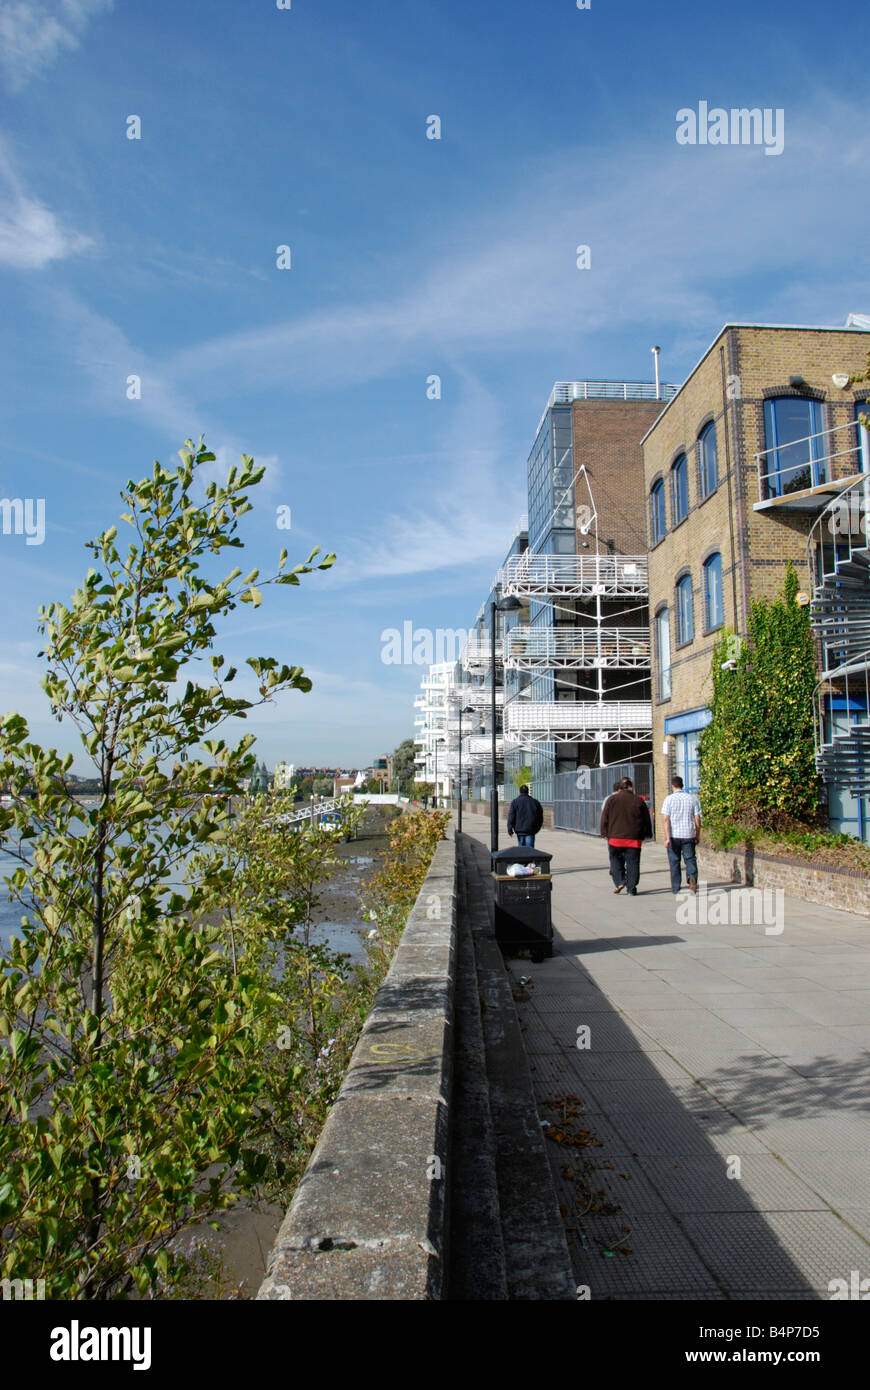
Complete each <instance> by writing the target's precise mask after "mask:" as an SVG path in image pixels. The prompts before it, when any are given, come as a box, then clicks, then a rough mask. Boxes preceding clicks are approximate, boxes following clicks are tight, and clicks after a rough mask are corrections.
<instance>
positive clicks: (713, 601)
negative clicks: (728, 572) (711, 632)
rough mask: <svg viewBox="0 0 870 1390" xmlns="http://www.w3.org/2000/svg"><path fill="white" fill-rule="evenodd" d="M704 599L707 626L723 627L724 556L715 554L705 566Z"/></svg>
mask: <svg viewBox="0 0 870 1390" xmlns="http://www.w3.org/2000/svg"><path fill="white" fill-rule="evenodd" d="M704 599H705V603H706V608H707V627H708V629H709V628H714V627H721V626H722V622H723V612H724V610H723V607H722V556H721V555H713V556H711V557H710V559H709V560H708V561H707V563H706V564H705V566H704Z"/></svg>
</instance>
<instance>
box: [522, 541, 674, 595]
mask: <svg viewBox="0 0 870 1390" xmlns="http://www.w3.org/2000/svg"><path fill="white" fill-rule="evenodd" d="M504 580H505V593H506V594H514V595H517V596H518V597H525V598H533V597H535V596H536V595H547V594H559V595H563V596H568V597H570V596H571V595H579V596H590V595H591V596H594V595H596V594H601V595H602V596H604V597H620V596H623V595H631V596H641V597H645V596H646V595H647V593H648V591H649V572H648V566H647V559H646V556H645V555H532V554H531V553H530V552H529V551H528V550H527V551H526V552H525V554H523V555H515V556H512V557H511V558H510V559H509V560H508V561H507V562H506V564H505V569H504Z"/></svg>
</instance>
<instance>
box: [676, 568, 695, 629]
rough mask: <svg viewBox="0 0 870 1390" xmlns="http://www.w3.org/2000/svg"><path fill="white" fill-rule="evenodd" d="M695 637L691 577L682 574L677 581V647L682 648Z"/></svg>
mask: <svg viewBox="0 0 870 1390" xmlns="http://www.w3.org/2000/svg"><path fill="white" fill-rule="evenodd" d="M694 635H695V604H694V600H693V598H692V576H691V575H690V574H684V575H683V577H682V579H678V580H677V646H678V647H684V646H685V645H686V643H687V642H691V640H692V638H693V637H694Z"/></svg>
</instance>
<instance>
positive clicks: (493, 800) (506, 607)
mask: <svg viewBox="0 0 870 1390" xmlns="http://www.w3.org/2000/svg"><path fill="white" fill-rule="evenodd" d="M518 608H522V604H521V603H520V601H519V599H516V598H514V597H513V595H511V596H510V597H508V598H504V599H502V601H501V603H497V602H496V601H495V599H493V601H492V604H491V605H490V610H489V637H490V643H489V659H490V680H491V682H492V689H491V691H490V694H491V696H492V698H491V701H490V719H491V721H492V790H491V792H490V826H489V840H490V850H491V852H492V853H493V854H495V852H496V850H497V849H498V785H497V782H496V746H495V614H496V609H497V610H498V611H499V613H513V612H515V611H516V610H517V609H518Z"/></svg>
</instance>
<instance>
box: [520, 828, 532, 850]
mask: <svg viewBox="0 0 870 1390" xmlns="http://www.w3.org/2000/svg"><path fill="white" fill-rule="evenodd" d="M517 844H518V845H521V846H522V848H523V849H534V848H535V837H534V835H524V834H522V832H521V831H519V830H518V831H517Z"/></svg>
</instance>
